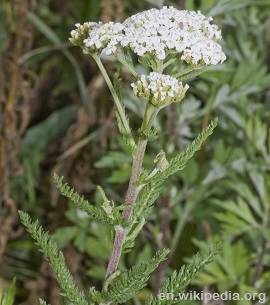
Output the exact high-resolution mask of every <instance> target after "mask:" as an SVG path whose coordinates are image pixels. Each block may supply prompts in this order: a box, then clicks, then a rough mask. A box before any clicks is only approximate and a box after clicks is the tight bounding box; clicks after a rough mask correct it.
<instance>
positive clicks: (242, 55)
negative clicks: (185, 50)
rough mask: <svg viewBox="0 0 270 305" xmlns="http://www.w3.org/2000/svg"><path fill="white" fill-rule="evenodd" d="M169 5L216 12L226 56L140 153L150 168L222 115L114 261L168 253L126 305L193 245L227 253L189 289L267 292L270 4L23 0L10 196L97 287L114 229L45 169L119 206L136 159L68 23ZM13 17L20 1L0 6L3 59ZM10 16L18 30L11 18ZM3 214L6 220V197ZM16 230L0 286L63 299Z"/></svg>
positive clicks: (136, 105)
mask: <svg viewBox="0 0 270 305" xmlns="http://www.w3.org/2000/svg"><path fill="white" fill-rule="evenodd" d="M37 4H38V5H37ZM163 4H164V5H175V6H176V7H179V5H183V4H185V5H186V9H188V10H198V9H199V10H201V11H202V13H204V14H206V15H210V16H213V17H214V20H215V22H216V23H217V24H218V25H219V27H220V28H221V29H222V33H223V40H222V45H223V47H224V50H225V52H226V54H227V58H228V59H227V61H226V62H225V64H223V65H222V66H220V67H214V68H211V69H209V70H208V71H207V72H205V73H203V74H202V75H201V76H200V77H196V78H195V79H194V80H192V81H191V82H190V83H189V85H190V87H191V88H190V90H189V92H188V94H187V96H186V98H185V99H184V100H183V102H182V103H181V104H179V105H177V106H175V105H172V106H170V107H169V108H168V110H167V111H163V112H162V113H161V115H160V116H159V118H158V121H157V122H156V124H157V128H158V130H159V133H160V136H159V139H158V140H157V141H153V142H151V144H150V146H149V148H148V150H147V156H146V160H145V164H144V166H145V167H147V166H152V163H151V162H152V161H151V160H152V159H153V157H154V156H155V155H156V154H157V153H158V152H159V151H160V149H161V148H162V149H164V150H165V151H166V153H167V155H169V156H170V157H174V156H175V155H176V154H177V153H178V152H179V151H182V150H183V149H184V148H185V147H186V146H187V145H188V144H189V143H190V142H191V141H192V140H193V139H194V138H195V136H196V135H197V134H198V133H199V132H200V131H201V129H202V128H204V127H206V126H207V125H208V124H209V122H210V120H211V119H213V118H214V117H218V118H219V123H218V127H217V128H216V129H215V132H214V134H213V135H212V136H211V137H210V138H209V139H208V140H207V141H206V142H205V143H204V146H203V147H202V149H201V150H200V151H199V152H198V153H197V154H196V155H195V157H194V158H193V159H191V160H190V161H189V162H188V164H187V166H186V168H185V169H184V170H183V171H181V172H180V173H178V174H177V176H176V177H174V178H173V179H171V180H169V182H168V183H167V185H166V188H165V190H163V193H162V197H161V198H160V199H159V200H158V201H157V202H156V204H155V207H154V209H153V210H152V212H151V216H150V222H149V223H148V224H147V225H146V227H145V229H143V233H142V235H140V236H139V238H138V239H137V241H136V244H135V248H133V249H132V251H131V252H130V253H128V255H124V257H123V258H122V260H121V265H120V267H121V268H130V266H132V265H134V264H135V263H136V264H138V263H140V262H142V261H144V260H146V259H150V258H151V257H153V255H154V253H156V251H157V250H159V249H163V248H164V247H166V248H170V249H172V251H171V254H170V256H169V261H168V262H164V263H163V264H162V265H161V266H160V267H159V268H158V270H157V272H156V274H154V276H153V277H152V278H151V280H150V285H149V286H147V287H145V288H143V290H142V292H141V293H140V294H139V295H137V296H136V298H134V300H133V301H130V303H132V302H133V303H135V304H141V303H143V302H144V300H145V299H146V298H147V296H148V294H149V292H150V291H157V290H158V288H159V287H160V285H161V284H162V282H163V279H164V275H165V274H167V275H170V274H171V270H172V269H179V268H180V267H181V266H182V264H183V263H184V262H185V261H186V258H188V257H191V256H192V255H193V254H194V253H196V252H197V251H198V249H206V248H207V245H208V244H209V243H214V242H217V241H220V240H221V241H223V246H222V247H223V253H222V254H221V255H220V256H219V257H218V258H217V259H216V260H215V262H213V263H212V264H211V265H209V267H207V268H206V269H205V271H204V272H202V273H201V274H200V275H199V276H198V277H197V278H196V279H195V280H194V282H193V283H192V284H191V286H190V289H197V290H198V291H201V290H202V289H206V290H207V291H213V292H223V291H225V290H228V291H229V290H230V291H233V292H239V293H240V294H244V293H245V292H251V293H252V292H266V293H268V302H269V298H270V284H269V283H270V272H269V266H270V255H269V253H270V252H269V248H270V230H269V225H270V174H269V173H270V133H269V130H270V129H269V126H270V91H269V88H270V74H269V69H270V53H269V49H270V48H269V47H270V3H269V1H268V0H252V1H251V0H243V1H240V0H232V1H229V0H205V1H195V0H194V1H193V0H186V1H180V2H178V1H162V0H160V1H150V0H149V1H135V0H134V1H133V0H132V1H120V0H119V1H117V0H114V1H112V0H111V1H106V0H98V1H96V0H95V1H93V0H91V1H69V0H68V1H65V5H63V3H62V2H61V1H50V0H41V1H38V3H35V1H33V2H32V3H31V4H30V1H27V6H26V7H27V8H28V10H26V11H24V12H23V14H24V17H25V24H27V29H25V32H22V33H23V34H21V36H19V35H17V39H18V40H20V39H21V40H24V39H29V41H30V42H29V43H30V44H31V46H28V49H27V50H26V49H24V52H22V54H21V56H20V58H18V60H19V61H18V73H19V74H20V80H21V82H20V83H19V84H18V85H17V91H16V92H17V93H16V96H15V100H16V103H17V106H18V108H16V109H14V113H15V115H17V116H20V120H21V121H23V122H25V124H24V128H23V131H22V132H19V131H18V133H17V136H16V143H17V146H18V149H17V151H16V156H15V157H14V158H15V159H16V162H17V163H16V164H17V167H16V168H13V165H12V166H11V165H10V164H11V161H12V162H13V161H14V160H15V159H12V160H11V159H10V160H9V159H8V160H9V162H10V164H9V162H7V164H6V166H7V168H9V177H8V180H7V181H6V182H7V183H8V185H9V193H10V197H11V198H12V200H13V201H14V203H15V204H16V208H17V209H20V210H23V211H27V212H28V213H30V214H31V215H32V216H33V218H35V219H36V218H38V219H40V222H41V223H42V225H43V226H44V227H45V228H46V230H49V231H50V232H53V235H54V238H55V240H56V242H57V244H58V245H59V247H60V248H62V250H63V251H64V253H65V255H66V258H67V263H68V264H69V265H70V269H71V271H72V273H73V274H75V278H76V279H77V281H78V284H79V286H80V287H83V288H85V289H88V287H90V286H96V287H99V286H100V285H101V280H102V279H103V277H104V273H105V270H106V264H107V261H108V258H109V255H110V246H111V240H110V239H109V238H108V239H106V238H104V236H108V235H109V228H108V227H107V226H106V225H104V224H101V223H99V222H96V221H93V220H90V219H89V218H87V217H86V216H85V214H84V213H83V212H82V211H81V210H78V209H77V208H75V207H74V206H73V205H72V204H70V203H69V202H67V201H66V199H65V198H64V197H62V196H61V195H60V194H59V193H58V191H57V190H56V189H55V188H54V186H53V185H52V174H53V173H54V172H57V173H58V174H60V175H63V176H65V179H66V180H67V181H68V182H69V184H70V185H72V186H73V187H74V188H75V189H76V191H77V192H78V193H80V194H84V196H85V198H87V199H88V200H89V201H91V202H93V203H96V204H100V203H101V202H102V198H101V196H100V194H99V193H98V192H97V191H96V186H97V185H101V186H102V187H103V189H104V190H105V191H106V194H108V195H109V196H110V198H111V199H112V200H114V201H115V203H117V204H122V203H123V198H124V195H125V193H124V192H125V189H126V185H127V181H128V179H129V173H130V168H131V161H132V160H131V157H130V153H129V150H128V149H127V148H126V146H125V144H124V143H123V141H122V139H121V137H120V136H119V134H118V131H117V127H116V124H115V117H114V111H113V103H112V101H111V98H110V94H109V92H108V90H107V89H106V86H105V83H104V82H103V80H102V77H101V75H100V74H99V72H98V69H97V67H96V66H95V64H94V62H93V61H92V59H91V58H90V57H87V56H85V55H83V54H82V52H81V50H80V49H79V48H74V47H72V46H71V45H70V44H69V43H68V38H69V33H70V31H71V30H72V29H73V28H74V24H75V23H76V22H84V21H98V20H102V21H104V22H107V21H110V20H112V21H122V20H124V19H125V18H126V17H127V16H129V15H131V14H134V13H136V12H138V11H141V10H144V9H147V8H151V7H158V6H162V5H163ZM20 13H22V12H21V11H20V6H19V4H16V3H12V2H10V3H8V2H5V1H3V2H2V3H1V4H0V26H1V28H3V29H5V30H3V31H1V33H0V41H1V43H0V46H1V47H0V54H1V60H3V62H4V60H5V62H6V63H7V64H8V61H6V59H8V58H9V55H10V54H12V51H11V49H9V48H8V42H9V37H12V35H15V34H16V31H17V30H16V29H18V27H17V26H18V22H19V19H18V16H20ZM10 14H13V18H11V16H10ZM2 17H3V18H2ZM10 20H11V21H12V22H11V23H9V25H10V24H11V26H12V27H6V26H5V25H6V23H7V22H10ZM27 35H28V36H27ZM25 37H27V38H25ZM9 52H10V54H9ZM105 64H106V67H107V69H108V70H109V71H111V73H110V75H111V76H112V77H113V74H114V71H115V69H116V68H117V67H115V64H114V63H113V62H112V61H111V60H110V59H106V60H105ZM130 80H131V78H130V76H129V75H128V74H126V73H125V72H123V86H124V92H123V102H124V103H125V105H126V108H127V110H128V111H129V115H130V121H131V122H132V124H134V125H135V126H138V125H139V122H140V118H141V115H142V112H143V107H144V105H142V103H141V102H140V101H138V100H137V99H136V98H135V97H134V96H133V95H132V93H131V90H130V86H129V83H130ZM4 81H6V82H7V83H11V78H9V77H8V75H6V79H5V78H4ZM0 94H1V93H0ZM2 94H3V92H2ZM19 106H21V107H22V109H21V108H19ZM2 115H5V113H2ZM6 141H7V142H8V141H10V139H9V138H6ZM12 164H13V163H12ZM3 177H4V175H3ZM0 215H1V219H4V220H6V219H9V217H10V215H11V212H10V210H9V208H8V207H7V206H6V205H3V208H2V210H1V214H0ZM12 230H14V231H17V232H18V234H15V235H12V234H11V235H10V236H9V237H8V238H7V243H6V245H5V247H4V252H3V255H2V257H1V260H0V264H1V266H0V277H2V278H3V282H1V285H2V286H6V284H8V283H11V281H12V279H13V278H16V295H15V303H14V304H29V305H32V304H33V305H34V304H38V297H43V298H44V299H47V300H48V302H49V303H51V304H61V299H60V297H59V296H57V292H58V291H59V290H58V286H57V284H56V280H55V278H54V276H53V275H52V273H51V271H50V270H49V269H48V268H47V265H46V263H45V262H44V259H43V256H42V255H41V254H40V253H39V252H37V251H36V246H35V245H34V244H33V242H32V240H31V239H30V237H29V236H28V234H27V233H26V232H25V231H24V230H22V229H20V224H19V220H18V218H16V221H14V222H13V223H12ZM9 293H10V292H9ZM266 303H267V301H266ZM181 304H189V303H188V302H184V301H183V302H181ZM192 304H200V303H199V302H197V303H196V302H195V301H193V302H192ZM226 304H241V305H251V304H252V302H251V301H240V302H236V301H227V303H226ZM1 305H4V304H2V303H1Z"/></svg>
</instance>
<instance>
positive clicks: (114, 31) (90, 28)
mask: <svg viewBox="0 0 270 305" xmlns="http://www.w3.org/2000/svg"><path fill="white" fill-rule="evenodd" d="M76 26H77V29H76V30H73V31H72V32H71V38H70V41H71V42H72V43H73V44H75V45H78V41H79V42H80V43H81V42H83V43H81V44H80V45H81V46H82V47H83V49H84V52H85V53H89V54H92V53H96V52H97V53H98V52H103V53H104V54H106V55H111V54H114V53H116V51H117V49H118V46H119V41H121V40H122V38H123V29H124V26H123V25H122V24H121V23H114V22H108V23H102V22H98V23H97V22H86V23H84V24H83V25H80V24H76ZM85 32H87V35H84V34H85ZM82 36H83V37H82ZM80 38H81V39H80ZM74 41H75V42H77V43H74Z"/></svg>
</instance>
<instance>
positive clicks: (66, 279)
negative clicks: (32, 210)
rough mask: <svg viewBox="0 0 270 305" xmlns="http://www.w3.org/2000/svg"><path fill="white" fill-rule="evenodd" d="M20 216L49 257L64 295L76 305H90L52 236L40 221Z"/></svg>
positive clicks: (21, 213)
mask: <svg viewBox="0 0 270 305" xmlns="http://www.w3.org/2000/svg"><path fill="white" fill-rule="evenodd" d="M19 215H20V219H21V222H22V223H23V225H24V226H25V227H26V229H27V231H28V232H29V233H30V234H31V236H32V237H33V238H34V239H35V240H36V242H37V244H38V245H39V246H40V248H41V251H42V252H43V253H44V254H45V255H46V256H47V259H48V261H49V263H50V265H51V267H52V268H53V270H54V272H55V275H56V278H57V281H58V282H59V285H60V287H61V289H62V291H63V293H62V295H63V296H65V297H67V298H68V299H69V300H70V301H72V302H74V303H75V304H80V305H88V302H87V301H86V299H85V296H84V294H83V293H82V292H80V291H79V289H78V288H77V287H76V285H75V283H74V280H73V277H72V275H71V273H70V271H69V270H68V268H67V266H66V263H65V258H64V255H63V253H62V252H61V251H59V250H58V248H57V245H56V243H55V242H54V241H53V240H52V238H51V237H50V235H49V234H48V233H47V232H45V231H44V230H43V228H42V227H41V226H40V225H39V223H38V221H35V222H32V220H31V217H30V216H29V215H28V214H27V213H25V212H23V211H19ZM43 302H44V301H43ZM43 304H44V303H43Z"/></svg>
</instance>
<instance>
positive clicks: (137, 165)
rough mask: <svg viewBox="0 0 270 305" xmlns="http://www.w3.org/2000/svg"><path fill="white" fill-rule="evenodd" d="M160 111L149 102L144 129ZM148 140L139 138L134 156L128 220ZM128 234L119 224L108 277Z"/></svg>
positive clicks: (147, 128)
mask: <svg viewBox="0 0 270 305" xmlns="http://www.w3.org/2000/svg"><path fill="white" fill-rule="evenodd" d="M158 111H159V109H158V108H155V107H153V106H152V105H151V104H148V105H147V106H146V110H145V113H144V119H143V123H142V129H143V131H145V132H147V131H149V130H150V128H151V126H152V124H153V120H154V118H155V117H156V115H157V113H158ZM147 142H148V140H147V139H144V138H142V137H140V138H139V140H138V143H137V148H136V152H135V154H134V156H133V165H132V169H131V176H130V181H129V185H128V190H127V194H126V198H125V204H126V205H129V206H130V208H128V209H126V210H124V211H123V213H122V217H123V218H124V219H125V220H127V221H129V220H130V217H131V215H132V211H133V206H134V204H135V201H136V199H137V197H138V194H139V191H140V188H139V187H137V186H136V185H135V182H136V181H137V180H138V179H139V177H140V175H141V171H142V163H143V159H144V154H145V149H146V145H147ZM126 234H127V232H126V230H125V229H124V228H122V227H120V226H117V227H116V228H115V239H114V244H113V249H112V254H111V258H110V261H109V264H108V268H107V272H106V277H105V278H106V279H107V278H108V276H110V275H111V274H112V273H113V272H115V271H116V269H117V267H118V264H119V260H120V256H121V252H122V248H123V244H124V242H125V238H126Z"/></svg>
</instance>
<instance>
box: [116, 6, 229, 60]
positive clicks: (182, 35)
mask: <svg viewBox="0 0 270 305" xmlns="http://www.w3.org/2000/svg"><path fill="white" fill-rule="evenodd" d="M210 21H212V18H211V17H210V18H206V17H205V16H204V15H202V14H201V13H200V12H194V11H179V10H177V9H175V8H173V7H166V6H165V7H163V8H162V9H160V10H158V9H150V10H148V11H144V12H142V13H138V14H136V15H133V16H131V17H130V18H128V19H126V21H125V22H124V23H123V24H124V27H125V30H124V32H125V35H124V38H123V39H122V41H121V45H122V46H128V47H129V48H130V49H132V50H133V51H134V52H135V53H136V54H138V55H139V56H143V55H148V54H153V55H154V56H156V57H157V58H158V59H160V60H163V59H165V57H166V55H167V54H168V53H169V52H177V53H180V54H181V59H182V60H185V61H186V62H187V63H191V64H199V63H200V64H206V65H216V64H218V63H221V62H223V61H224V60H225V59H226V56H225V54H224V53H223V52H222V49H221V46H220V45H219V44H218V43H217V42H216V40H220V39H221V32H220V31H218V28H217V26H216V25H212V24H210Z"/></svg>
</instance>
